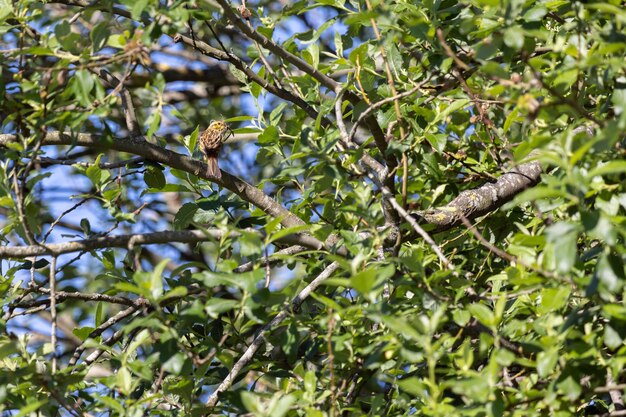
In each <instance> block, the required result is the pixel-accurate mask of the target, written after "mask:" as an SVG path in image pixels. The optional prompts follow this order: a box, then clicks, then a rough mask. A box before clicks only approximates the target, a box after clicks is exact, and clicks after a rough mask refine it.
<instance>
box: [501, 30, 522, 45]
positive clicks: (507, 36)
mask: <svg viewBox="0 0 626 417" xmlns="http://www.w3.org/2000/svg"><path fill="white" fill-rule="evenodd" d="M504 43H505V44H506V45H507V46H508V47H510V48H513V49H515V50H520V49H522V47H523V46H524V31H523V30H522V28H520V27H519V26H512V27H510V28H507V29H506V30H505V31H504Z"/></svg>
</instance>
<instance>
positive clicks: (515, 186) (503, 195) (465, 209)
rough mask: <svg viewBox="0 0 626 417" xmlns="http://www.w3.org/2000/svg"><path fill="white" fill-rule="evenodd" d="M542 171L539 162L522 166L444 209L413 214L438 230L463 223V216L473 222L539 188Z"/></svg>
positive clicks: (460, 195) (459, 197)
mask: <svg viewBox="0 0 626 417" xmlns="http://www.w3.org/2000/svg"><path fill="white" fill-rule="evenodd" d="M541 172H542V169H541V165H540V164H539V162H536V161H533V162H528V163H525V164H521V165H519V166H518V167H516V168H514V169H512V170H511V171H509V172H507V173H505V174H503V175H502V176H501V177H500V178H498V180H497V181H496V182H494V183H487V184H485V185H483V186H481V187H478V188H475V189H473V190H466V191H463V192H462V193H461V194H459V195H458V196H457V197H456V198H455V199H454V200H452V201H451V202H450V203H448V204H447V205H445V206H444V207H438V208H432V209H428V210H424V211H418V212H415V213H411V214H412V215H413V216H414V217H416V218H417V219H418V220H420V221H422V222H423V223H429V224H432V225H435V227H436V228H435V231H437V232H440V231H444V230H447V229H450V228H452V227H454V226H457V225H459V224H461V223H462V222H463V218H464V217H465V218H467V219H473V218H476V217H479V216H483V215H485V214H487V213H490V212H492V211H494V210H496V209H497V208H499V207H501V206H502V205H503V204H504V203H506V202H508V201H510V200H512V199H513V197H515V196H516V195H517V194H519V193H520V192H522V191H524V190H525V189H526V188H529V187H533V186H535V185H537V184H538V183H539V180H540V176H541Z"/></svg>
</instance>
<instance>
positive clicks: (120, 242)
mask: <svg viewBox="0 0 626 417" xmlns="http://www.w3.org/2000/svg"><path fill="white" fill-rule="evenodd" d="M248 232H256V233H258V234H259V236H260V237H261V238H265V235H264V234H263V233H262V232H260V231H256V230H254V229H250V230H248ZM226 236H229V237H233V238H237V237H239V236H241V234H240V233H239V232H235V231H230V232H229V231H225V230H219V229H208V230H202V231H200V230H180V231H166V232H154V233H145V234H135V235H117V236H103V237H97V238H94V239H85V240H75V241H71V242H64V243H52V244H48V245H31V246H1V247H0V257H5V258H26V257H29V256H39V255H54V256H56V255H61V254H64V253H72V252H85V251H91V250H95V249H103V248H128V247H134V246H138V245H152V244H163V243H172V242H179V243H197V242H206V241H212V240H219V239H222V238H224V237H226ZM276 241H277V242H279V243H286V244H289V245H300V246H304V247H306V248H309V249H314V250H322V249H323V248H324V244H323V243H322V242H320V241H319V240H318V239H316V238H314V237H313V236H309V235H304V234H296V233H294V234H289V235H286V236H283V237H281V238H279V239H277V240H276ZM337 253H338V254H340V255H342V256H346V255H347V250H346V249H345V248H339V249H337Z"/></svg>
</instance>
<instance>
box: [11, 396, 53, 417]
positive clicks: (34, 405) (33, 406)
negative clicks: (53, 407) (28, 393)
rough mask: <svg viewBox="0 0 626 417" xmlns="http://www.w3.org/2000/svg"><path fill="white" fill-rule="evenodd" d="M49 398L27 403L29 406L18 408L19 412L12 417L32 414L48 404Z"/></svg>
mask: <svg viewBox="0 0 626 417" xmlns="http://www.w3.org/2000/svg"><path fill="white" fill-rule="evenodd" d="M48 402H49V398H46V399H44V400H39V401H32V400H31V401H29V404H28V405H27V406H25V407H22V408H20V412H19V413H17V414H15V416H13V417H24V416H26V415H29V414H32V413H34V412H35V411H36V410H39V409H40V408H41V407H42V406H43V405H44V404H48Z"/></svg>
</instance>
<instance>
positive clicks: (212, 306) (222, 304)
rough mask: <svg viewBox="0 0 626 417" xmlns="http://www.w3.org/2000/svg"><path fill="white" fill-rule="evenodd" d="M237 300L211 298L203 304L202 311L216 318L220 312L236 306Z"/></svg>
mask: <svg viewBox="0 0 626 417" xmlns="http://www.w3.org/2000/svg"><path fill="white" fill-rule="evenodd" d="M238 305H239V302H238V301H236V300H225V299H222V298H211V299H210V300H209V301H207V303H206V304H205V306H204V311H205V312H206V313H207V314H208V315H209V316H210V317H212V318H214V319H216V318H217V317H218V316H219V315H220V314H222V313H225V312H227V311H230V310H233V309H235V308H237V306H238Z"/></svg>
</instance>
